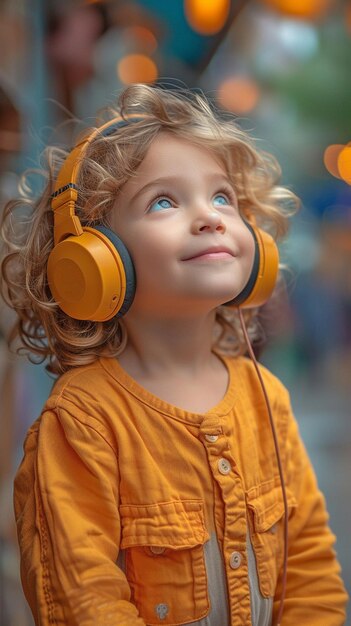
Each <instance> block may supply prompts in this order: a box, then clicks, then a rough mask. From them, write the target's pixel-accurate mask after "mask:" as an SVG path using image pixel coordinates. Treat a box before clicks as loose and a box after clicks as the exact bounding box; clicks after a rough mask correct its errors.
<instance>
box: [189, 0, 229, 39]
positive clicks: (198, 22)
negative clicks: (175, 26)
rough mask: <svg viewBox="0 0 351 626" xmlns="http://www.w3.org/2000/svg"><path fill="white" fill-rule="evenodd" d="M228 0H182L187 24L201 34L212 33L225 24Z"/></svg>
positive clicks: (227, 13)
mask: <svg viewBox="0 0 351 626" xmlns="http://www.w3.org/2000/svg"><path fill="white" fill-rule="evenodd" d="M229 9H230V0H184V12H185V17H186V19H187V21H188V24H189V25H190V26H191V28H192V29H193V30H195V31H196V32H197V33H200V34H201V35H214V34H215V33H218V32H219V31H220V30H221V29H222V28H223V26H224V25H225V23H226V21H227V19H228V16H229Z"/></svg>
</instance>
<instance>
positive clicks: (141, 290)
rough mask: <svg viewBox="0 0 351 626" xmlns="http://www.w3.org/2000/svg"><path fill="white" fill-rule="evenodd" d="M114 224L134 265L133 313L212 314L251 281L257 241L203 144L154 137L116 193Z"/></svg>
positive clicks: (166, 135)
mask: <svg viewBox="0 0 351 626" xmlns="http://www.w3.org/2000/svg"><path fill="white" fill-rule="evenodd" d="M111 227H112V229H113V230H114V231H115V232H116V233H117V234H118V235H119V236H120V237H121V239H122V240H123V241H124V243H125V244H126V246H127V248H128V249H129V252H130V254H131V256H132V259H133V261H134V265H135V270H136V276H137V289H136V296H135V300H134V303H133V305H132V309H131V311H132V310H134V311H137V310H138V311H140V312H142V313H143V314H145V313H149V314H152V315H161V316H165V315H174V316H184V315H185V316H186V315H189V313H200V312H206V311H210V310H212V309H214V308H215V307H217V306H218V305H219V304H223V303H224V302H226V301H228V300H231V299H232V298H234V297H235V296H236V295H237V294H238V293H240V291H241V290H242V289H243V287H244V286H245V284H246V282H247V280H248V278H249V275H250V272H251V268H252V263H253V257H254V242H253V238H252V235H251V234H250V232H249V230H248V228H247V227H246V226H245V224H244V222H243V220H242V219H241V217H240V214H239V211H238V208H237V199H236V195H235V191H234V190H233V188H232V187H231V184H230V182H229V181H228V178H227V175H226V172H225V169H224V167H223V166H222V165H221V164H220V162H219V161H218V160H217V158H216V157H215V156H214V155H213V153H212V152H210V151H209V150H207V149H206V148H205V147H199V146H196V145H194V144H192V143H191V142H190V141H189V142H188V141H185V140H183V139H180V138H178V137H175V136H173V135H172V134H170V133H166V132H164V133H161V134H160V135H158V137H157V138H156V139H155V140H154V141H153V143H152V144H151V146H150V148H149V150H148V152H147V154H146V157H145V158H144V160H143V162H142V163H141V165H140V166H139V167H138V169H137V171H136V176H135V177H133V178H131V179H129V180H128V181H127V183H126V184H125V185H124V186H123V188H122V189H121V192H120V194H119V197H118V199H117V202H116V206H115V208H114V210H113V215H112V218H111Z"/></svg>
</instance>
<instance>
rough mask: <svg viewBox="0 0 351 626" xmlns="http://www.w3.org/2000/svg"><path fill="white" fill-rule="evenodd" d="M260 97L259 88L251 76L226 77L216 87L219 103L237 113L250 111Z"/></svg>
mask: <svg viewBox="0 0 351 626" xmlns="http://www.w3.org/2000/svg"><path fill="white" fill-rule="evenodd" d="M259 97H260V89H259V87H258V85H257V83H255V81H254V80H252V79H251V78H245V77H239V76H238V77H237V78H228V79H227V80H225V81H223V82H222V83H221V84H220V85H219V87H218V95H217V98H218V102H219V103H220V105H221V106H222V107H223V108H224V109H227V110H228V111H232V112H233V113H236V114H237V115H242V114H244V113H249V112H250V111H252V110H253V109H254V108H255V106H256V105H257V102H258V100H259Z"/></svg>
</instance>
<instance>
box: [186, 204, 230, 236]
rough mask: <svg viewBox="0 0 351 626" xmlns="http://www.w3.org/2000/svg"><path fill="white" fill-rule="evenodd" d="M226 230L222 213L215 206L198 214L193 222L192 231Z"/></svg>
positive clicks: (195, 232) (198, 232)
mask: <svg viewBox="0 0 351 626" xmlns="http://www.w3.org/2000/svg"><path fill="white" fill-rule="evenodd" d="M225 230H226V227H225V224H224V222H223V219H222V216H221V214H220V213H219V212H218V211H216V210H215V209H214V208H213V207H209V208H207V209H206V210H203V211H201V214H199V213H198V214H197V215H196V217H195V218H194V220H193V223H192V232H193V233H194V234H200V233H202V232H221V233H224V232H225Z"/></svg>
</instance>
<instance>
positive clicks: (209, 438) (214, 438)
mask: <svg viewBox="0 0 351 626" xmlns="http://www.w3.org/2000/svg"><path fill="white" fill-rule="evenodd" d="M205 439H206V441H208V442H209V443H214V442H215V441H217V439H218V435H205Z"/></svg>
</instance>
